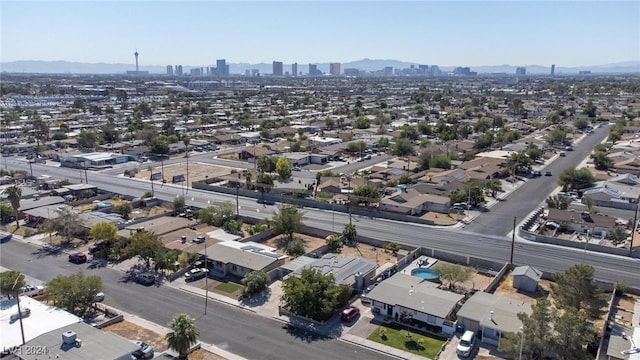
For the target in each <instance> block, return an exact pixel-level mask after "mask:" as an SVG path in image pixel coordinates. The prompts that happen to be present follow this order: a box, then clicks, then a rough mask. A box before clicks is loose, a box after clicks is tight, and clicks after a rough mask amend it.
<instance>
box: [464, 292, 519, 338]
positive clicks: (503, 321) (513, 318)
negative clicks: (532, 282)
mask: <svg viewBox="0 0 640 360" xmlns="http://www.w3.org/2000/svg"><path fill="white" fill-rule="evenodd" d="M520 312H524V313H527V314H531V312H532V310H531V305H530V304H529V303H526V302H523V301H521V300H514V299H509V298H505V297H501V296H498V295H495V294H489V293H485V292H480V291H479V292H476V293H475V294H473V295H472V296H471V297H470V298H469V299H468V300H467V301H466V302H465V303H464V304H463V305H462V307H461V308H460V310H458V313H457V317H458V321H457V322H458V324H463V325H464V326H465V329H466V330H470V331H473V332H475V333H478V332H479V331H481V332H482V336H481V337H480V340H481V341H482V342H483V343H487V344H491V345H494V346H498V345H499V344H500V338H502V337H503V336H504V334H505V333H509V332H518V331H519V329H520V326H521V325H522V323H521V322H520V320H519V319H518V313H520Z"/></svg>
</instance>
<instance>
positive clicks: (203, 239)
mask: <svg viewBox="0 0 640 360" xmlns="http://www.w3.org/2000/svg"><path fill="white" fill-rule="evenodd" d="M192 241H193V242H194V243H196V244H202V243H203V242H204V241H205V237H204V235H198V237H196V238H195V239H193V240H192Z"/></svg>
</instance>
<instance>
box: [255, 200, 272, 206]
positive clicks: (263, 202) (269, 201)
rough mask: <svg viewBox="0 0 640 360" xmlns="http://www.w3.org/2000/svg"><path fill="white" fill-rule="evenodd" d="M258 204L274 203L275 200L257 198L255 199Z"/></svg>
mask: <svg viewBox="0 0 640 360" xmlns="http://www.w3.org/2000/svg"><path fill="white" fill-rule="evenodd" d="M256 202H257V203H258V204H263V205H275V204H276V203H275V201H272V200H267V199H258V200H257V201H256Z"/></svg>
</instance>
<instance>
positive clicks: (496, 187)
mask: <svg viewBox="0 0 640 360" xmlns="http://www.w3.org/2000/svg"><path fill="white" fill-rule="evenodd" d="M484 188H485V189H487V190H489V192H491V197H493V198H495V197H496V194H497V193H498V191H502V183H501V182H500V180H498V179H489V180H485V182H484Z"/></svg>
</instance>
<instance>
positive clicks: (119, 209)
mask: <svg viewBox="0 0 640 360" xmlns="http://www.w3.org/2000/svg"><path fill="white" fill-rule="evenodd" d="M113 212H114V213H116V214H118V215H120V216H122V218H123V219H125V220H129V215H131V213H132V212H133V207H132V206H131V204H130V203H128V202H124V203H121V204H118V205H116V206H114V207H113Z"/></svg>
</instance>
